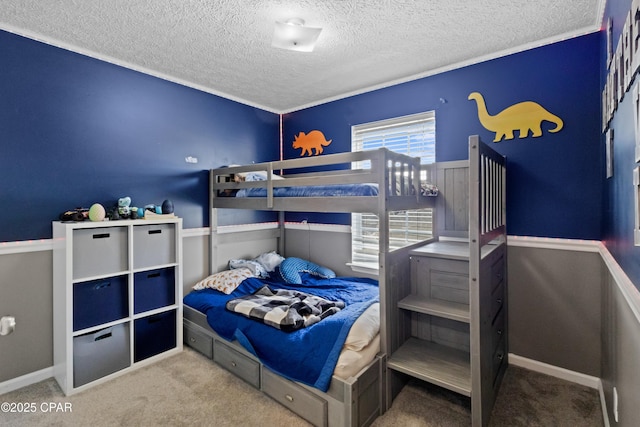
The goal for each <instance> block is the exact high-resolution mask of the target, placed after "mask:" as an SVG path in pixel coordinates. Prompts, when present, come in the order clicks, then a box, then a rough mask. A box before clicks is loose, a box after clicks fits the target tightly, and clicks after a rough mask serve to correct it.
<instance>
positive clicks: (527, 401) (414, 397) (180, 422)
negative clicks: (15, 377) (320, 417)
mask: <svg viewBox="0 0 640 427" xmlns="http://www.w3.org/2000/svg"><path fill="white" fill-rule="evenodd" d="M2 402H8V403H10V404H15V405H14V407H17V406H18V404H34V405H28V406H31V407H35V408H36V411H35V412H34V413H11V412H8V413H7V412H4V411H3V412H2V413H0V425H3V426H28V427H38V426H88V427H101V426H127V427H128V426H159V425H162V426H267V425H268V426H281V427H284V426H287V427H289V426H291V427H295V426H308V425H309V424H307V423H306V422H305V421H304V420H302V419H300V418H299V417H297V416H296V415H294V414H293V413H291V412H289V411H288V410H287V409H285V408H284V407H282V406H280V405H279V404H278V403H276V402H275V401H273V400H271V399H270V398H268V397H267V396H265V395H264V394H262V393H260V392H259V391H257V390H255V389H254V388H252V387H251V386H249V385H248V384H246V383H244V382H243V381H242V380H240V379H238V378H236V377H235V376H234V375H232V374H230V373H228V372H227V371H225V370H224V369H222V368H220V367H218V366H217V365H215V364H214V363H213V362H211V361H210V360H208V359H206V358H205V357H203V356H201V355H200V354H198V353H196V352H194V351H192V350H190V349H188V348H185V351H184V352H183V353H181V354H179V355H177V356H173V357H170V358H168V359H164V360H161V361H159V362H158V363H155V364H153V365H150V366H147V367H145V368H142V369H139V370H135V371H133V372H131V373H128V374H126V375H123V376H121V377H118V378H116V379H114V380H112V381H109V382H107V383H105V384H102V385H99V386H96V387H93V388H91V389H89V390H87V391H85V392H82V393H78V394H76V395H74V396H70V397H65V396H64V395H63V393H62V391H61V390H60V388H59V387H58V385H57V383H56V382H55V381H54V380H53V379H49V380H45V381H42V382H40V383H37V384H33V385H31V386H28V387H25V388H22V389H20V390H16V391H14V392H11V393H7V394H4V395H2V396H0V403H2ZM65 406H66V408H65ZM3 409H4V406H3ZM65 409H66V412H65ZM56 411H60V412H56ZM469 424H470V411H469V401H468V399H466V398H464V397H461V396H459V395H457V394H455V393H450V392H448V391H446V390H443V389H440V388H437V387H434V386H430V385H428V384H425V383H422V382H419V381H415V382H410V383H409V384H408V385H407V386H406V387H405V388H404V389H403V390H402V392H401V393H400V394H399V395H398V397H397V398H396V400H395V401H394V403H393V406H392V408H391V409H390V410H389V411H387V412H386V413H385V414H384V415H382V416H381V417H380V418H378V419H377V420H376V421H375V422H374V424H373V425H374V426H375V427H391V426H398V427H423V426H425V427H427V426H468V425H469ZM491 425H493V426H545V427H546V426H602V425H603V422H602V413H601V410H600V400H599V397H598V393H597V392H596V391H595V390H593V389H589V388H586V387H582V386H578V385H575V384H572V383H568V382H566V381H562V380H558V379H555V378H552V377H548V376H545V375H540V374H537V373H534V372H530V371H527V370H524V369H520V368H514V367H510V368H509V369H508V370H507V375H506V376H505V380H504V382H503V386H502V388H501V392H500V395H499V396H498V400H497V402H496V406H495V408H494V411H493V414H492V419H491Z"/></svg>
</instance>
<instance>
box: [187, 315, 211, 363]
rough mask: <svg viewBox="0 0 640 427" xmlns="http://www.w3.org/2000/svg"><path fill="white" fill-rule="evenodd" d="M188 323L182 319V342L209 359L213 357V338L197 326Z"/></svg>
mask: <svg viewBox="0 0 640 427" xmlns="http://www.w3.org/2000/svg"><path fill="white" fill-rule="evenodd" d="M190 323H191V322H189V321H188V320H186V319H185V321H183V326H182V335H183V341H184V343H185V344H187V345H188V346H189V347H191V348H193V349H195V350H196V351H198V352H200V353H202V354H203V355H205V356H207V357H208V358H209V359H213V338H211V337H210V336H209V335H207V334H206V333H204V332H202V331H201V330H198V329H199V328H198V326H195V325H191V324H190Z"/></svg>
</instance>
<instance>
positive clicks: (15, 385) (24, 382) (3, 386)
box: [0, 366, 53, 395]
mask: <svg viewBox="0 0 640 427" xmlns="http://www.w3.org/2000/svg"><path fill="white" fill-rule="evenodd" d="M52 377H53V366H51V367H49V368H44V369H41V370H39V371H36V372H31V373H30V374H26V375H23V376H21V377H17V378H13V379H10V380H7V381H4V382H1V383H0V395H3V394H5V393H9V392H10V391H14V390H17V389H19V388H22V387H26V386H28V385H31V384H35V383H38V382H40V381H44V380H46V379H49V378H52Z"/></svg>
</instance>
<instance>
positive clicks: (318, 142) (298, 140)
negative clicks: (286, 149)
mask: <svg viewBox="0 0 640 427" xmlns="http://www.w3.org/2000/svg"><path fill="white" fill-rule="evenodd" d="M329 144H331V140H328V141H327V139H326V138H325V136H324V134H323V133H322V132H320V131H319V130H312V131H311V132H309V133H307V134H305V133H304V132H300V133H299V134H297V135H296V136H295V137H294V140H293V148H295V149H296V150H297V149H298V148H302V152H301V153H300V157H302V156H304V155H305V153H307V155H309V156H311V155H312V152H311V150H312V149H314V150H315V155H316V156H317V155H318V154H322V152H323V151H324V149H323V148H322V147H323V146H324V147H326V146H328V145H329Z"/></svg>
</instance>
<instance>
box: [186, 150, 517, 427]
mask: <svg viewBox="0 0 640 427" xmlns="http://www.w3.org/2000/svg"><path fill="white" fill-rule="evenodd" d="M472 140H473V141H474V143H475V145H476V146H482V147H486V148H488V147H487V146H485V145H484V144H482V143H480V141H479V139H477V137H471V138H470V143H471V141H472ZM489 150H491V149H489ZM491 151H493V150H491ZM364 160H369V161H370V163H371V169H368V170H352V169H339V170H331V171H324V172H312V173H295V172H296V171H299V170H300V169H302V168H309V167H316V166H323V167H324V166H329V167H338V168H339V167H345V165H346V167H349V166H350V163H352V162H356V161H364ZM472 162H473V160H472ZM465 163H466V165H467V168H468V170H469V171H470V172H471V176H472V177H473V178H471V179H470V180H469V181H468V182H471V183H473V184H475V183H479V184H480V186H482V185H483V184H482V183H483V182H484V181H485V177H484V176H483V173H484V172H483V171H484V169H482V168H481V167H480V166H478V167H475V166H471V167H469V162H468V161H465ZM477 163H478V165H479V164H480V161H478V162H477ZM456 166H459V165H456ZM445 167H446V165H445ZM440 169H442V168H440ZM440 169H439V166H438V164H437V163H436V164H434V165H428V166H426V167H425V166H421V165H420V159H418V158H411V157H408V156H405V155H401V154H398V153H394V152H391V151H389V150H387V149H379V150H373V151H366V152H353V153H341V154H331V155H324V156H318V157H309V158H300V159H291V160H283V161H276V162H268V163H258V164H252V165H246V166H234V167H226V168H220V169H212V170H211V171H210V212H211V221H210V228H211V239H210V243H211V247H210V256H211V263H210V270H211V272H212V273H213V272H216V271H219V270H221V269H225V268H226V264H227V261H228V260H229V259H232V258H246V257H247V256H248V255H253V256H257V255H259V254H260V253H263V252H266V251H269V250H277V251H278V252H279V253H282V254H285V253H286V252H285V247H284V242H285V239H284V214H283V213H284V212H287V211H289V212H368V213H373V214H376V215H377V216H378V218H379V219H380V221H379V224H380V227H379V275H378V281H379V287H380V317H381V318H380V336H381V341H380V347H381V349H380V353H379V354H378V356H377V357H376V358H375V359H374V360H373V361H372V362H371V363H370V364H369V365H368V366H367V367H366V368H364V369H363V370H361V371H360V372H359V373H358V374H357V375H355V376H354V377H353V378H349V379H348V380H342V379H340V378H337V377H335V376H334V377H333V379H332V381H331V385H330V388H329V390H328V391H327V392H326V393H324V392H321V391H320V390H318V389H315V388H312V387H308V386H306V385H302V384H299V383H296V382H293V381H290V380H288V379H284V378H281V377H279V376H277V375H275V374H273V373H272V372H271V371H270V370H269V369H268V368H266V367H264V366H263V365H262V364H261V363H260V361H259V360H257V359H256V358H255V357H254V356H253V355H251V354H250V353H249V352H247V351H246V350H245V349H244V348H242V347H241V346H240V345H238V344H237V343H229V342H227V341H226V340H224V339H221V338H220V337H218V336H217V335H216V334H215V332H213V330H212V329H211V328H210V327H209V325H208V324H207V322H206V316H205V315H203V314H202V313H199V312H197V311H196V310H193V309H191V308H190V307H186V306H185V307H184V319H185V321H184V325H185V333H184V339H185V343H186V344H187V345H190V346H192V347H194V348H195V349H196V350H198V351H200V352H202V353H203V354H205V355H207V356H208V357H210V358H212V359H213V360H214V361H216V362H217V363H219V364H221V365H222V366H223V367H225V368H227V369H229V370H231V371H233V372H234V373H236V375H238V376H240V377H241V378H243V379H244V380H245V381H248V382H249V383H251V384H253V385H254V386H255V387H256V388H258V389H260V390H262V391H263V392H265V393H266V394H268V395H269V396H271V397H272V398H274V399H275V400H276V401H278V402H280V403H281V404H283V405H285V406H286V407H288V408H289V409H291V410H292V411H293V412H295V413H297V414H298V415H300V416H301V417H303V418H305V419H307V420H308V421H310V422H311V423H313V424H314V425H329V426H366V425H369V424H371V423H372V422H373V420H375V418H376V417H377V416H378V415H380V414H382V413H384V412H385V411H386V410H387V409H388V408H389V407H390V406H391V402H392V400H393V398H394V397H395V395H396V394H397V392H398V391H399V389H400V388H401V387H402V385H403V384H404V383H406V381H407V380H408V377H406V376H404V377H403V376H399V375H398V373H397V372H395V373H392V372H390V371H391V370H388V369H387V366H386V361H387V356H388V355H389V354H391V352H393V351H395V349H397V347H398V346H399V345H400V344H401V343H400V342H399V341H398V332H397V329H398V325H399V324H400V323H401V322H400V319H399V318H398V317H399V315H398V311H397V309H396V304H397V300H398V290H399V289H403V287H404V286H405V284H406V283H409V282H410V270H411V268H410V253H411V251H412V250H415V249H416V248H419V247H421V246H424V245H425V244H428V243H430V242H433V241H437V240H438V236H437V234H438V232H439V230H434V237H433V238H432V239H428V240H425V241H423V242H420V243H416V244H413V245H411V246H407V247H405V248H402V249H397V250H393V251H391V250H389V229H388V224H389V214H390V213H391V212H392V211H397V210H414V209H424V208H430V207H431V208H436V209H438V208H442V206H439V205H440V203H441V200H440V196H438V197H423V196H420V195H419V194H420V173H421V171H424V170H426V171H427V179H428V180H430V181H431V182H434V178H436V174H437V173H440V172H441V170H440ZM257 171H266V172H268V174H267V179H266V180H265V181H257V182H256V181H251V182H240V183H237V182H232V181H230V180H229V176H230V175H233V174H236V173H242V172H257ZM274 171H275V172H284V173H283V176H285V177H286V179H284V180H278V179H271V173H273V172H274ZM291 172H294V173H291ZM341 183H376V184H377V185H378V191H379V194H378V196H353V197H343V196H341V197H287V198H278V197H274V196H273V188H277V187H279V186H307V185H326V184H341ZM251 187H263V188H266V190H267V197H263V198H235V197H219V192H221V191H224V190H237V189H240V188H251ZM443 190H446V189H443V188H440V192H441V193H442V192H443ZM472 194H475V191H474V190H473V189H470V192H469V197H470V198H469V200H470V204H469V202H468V203H467V205H466V206H467V207H466V208H465V210H466V212H469V206H475V204H476V202H474V198H473V197H476V196H473V197H472ZM483 200H484V199H483ZM477 203H479V204H480V205H482V202H477ZM221 208H230V209H253V210H272V211H278V212H280V215H279V218H280V219H279V222H278V224H277V225H273V224H265V225H264V227H263V226H260V225H256V226H255V228H252V229H246V228H243V227H239V228H238V231H237V232H236V231H234V227H232V226H231V227H229V226H227V227H219V226H218V213H217V210H218V209H221ZM478 209H483V212H484V210H486V206H484V205H482V208H478ZM478 209H475V208H474V209H473V210H471V212H479V210H478ZM491 209H494V207H493V205H492V207H491ZM444 211H446V209H444ZM501 212H502V211H501ZM434 216H436V222H437V220H438V219H437V216H438V214H437V213H436V214H435V215H434ZM473 216H475V217H477V218H480V217H483V216H484V213H483V214H482V215H480V214H475V213H474V215H473ZM502 218H504V216H502ZM475 222H476V220H475V219H473V218H471V219H470V223H471V224H470V225H472V227H473V228H475V227H476V224H475ZM483 223H484V222H483ZM501 230H502V231H501V232H504V228H502V229H501ZM467 233H468V234H467V235H471V236H475V234H474V233H469V232H467ZM482 236H483V237H481V238H479V239H478V240H477V242H478V244H480V245H484V244H485V241H486V239H487V238H489V237H491V238H490V239H489V240H491V241H495V239H496V238H499V237H500V232H495V231H493V230H491V231H490V232H489V234H487V233H482ZM484 236H488V237H484ZM472 238H473V237H472ZM478 244H472V245H470V246H469V247H470V254H471V253H474V254H475V252H474V251H476V249H477V246H478ZM477 253H478V254H479V250H478V251H477ZM476 258H478V259H480V257H479V255H477V256H476V255H470V259H476ZM473 264H474V263H472V265H473ZM474 268H476V267H474ZM480 268H482V267H480ZM474 277H475V275H474ZM474 394H475V393H474ZM491 404H492V401H491ZM474 424H475V423H474Z"/></svg>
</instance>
